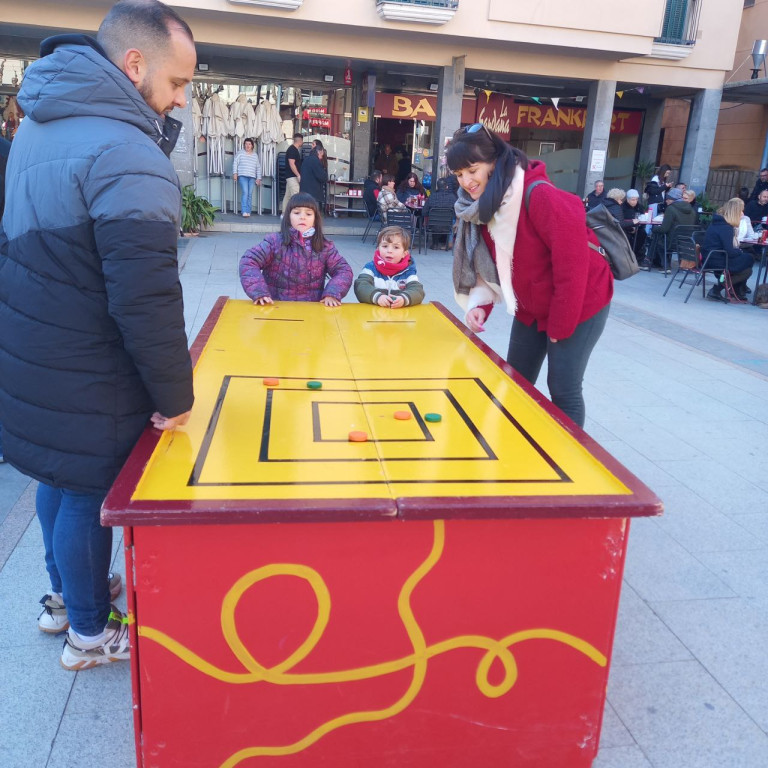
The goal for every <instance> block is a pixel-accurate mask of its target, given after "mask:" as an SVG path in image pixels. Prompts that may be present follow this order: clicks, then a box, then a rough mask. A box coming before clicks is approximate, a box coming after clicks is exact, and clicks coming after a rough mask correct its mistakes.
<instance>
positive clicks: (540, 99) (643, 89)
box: [475, 85, 650, 110]
mask: <svg viewBox="0 0 768 768" xmlns="http://www.w3.org/2000/svg"><path fill="white" fill-rule="evenodd" d="M632 92H637V93H639V94H640V95H643V94H645V93H649V92H650V88H649V87H648V86H647V85H638V86H636V87H634V88H622V89H621V90H620V91H616V96H617V98H619V99H623V98H624V96H626V95H627V94H629V93H632ZM480 93H484V94H485V98H486V101H490V99H491V96H493V95H494V94H496V95H499V96H507V97H509V98H512V99H529V100H530V101H533V102H535V103H536V104H543V103H548V102H551V103H552V106H554V108H555V109H557V110H559V109H560V106H559V105H560V102H561V101H565V102H571V103H573V102H576V103H577V104H583V103H584V102H585V101H586V96H530V95H529V94H527V93H509V92H508V91H496V90H493V89H492V88H475V94H480Z"/></svg>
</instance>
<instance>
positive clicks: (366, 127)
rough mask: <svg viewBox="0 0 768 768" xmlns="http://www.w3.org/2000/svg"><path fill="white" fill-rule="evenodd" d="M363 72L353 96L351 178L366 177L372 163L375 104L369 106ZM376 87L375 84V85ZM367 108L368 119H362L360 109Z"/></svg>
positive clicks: (365, 76)
mask: <svg viewBox="0 0 768 768" xmlns="http://www.w3.org/2000/svg"><path fill="white" fill-rule="evenodd" d="M366 78H367V75H366V74H363V76H362V79H361V81H360V83H358V84H357V85H356V86H355V89H354V96H353V98H352V150H351V151H352V156H351V158H350V162H351V167H350V171H349V172H350V179H364V178H365V177H366V176H367V175H368V169H369V166H370V163H371V132H372V130H373V105H371V106H368V102H367V101H366V99H365V94H364V93H363V81H364V80H365V79H366ZM374 87H375V86H374ZM361 109H364V110H366V113H365V117H366V120H361V119H360V110H361Z"/></svg>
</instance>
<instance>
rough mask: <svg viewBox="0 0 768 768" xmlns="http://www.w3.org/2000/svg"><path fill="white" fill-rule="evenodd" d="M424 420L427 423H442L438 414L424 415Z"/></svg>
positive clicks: (441, 418)
mask: <svg viewBox="0 0 768 768" xmlns="http://www.w3.org/2000/svg"><path fill="white" fill-rule="evenodd" d="M424 418H425V419H426V420H427V421H442V420H443V417H442V416H441V415H440V414H439V413H425V414H424Z"/></svg>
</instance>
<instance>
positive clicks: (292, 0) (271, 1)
mask: <svg viewBox="0 0 768 768" xmlns="http://www.w3.org/2000/svg"><path fill="white" fill-rule="evenodd" d="M229 2H230V3H235V4H238V5H261V6H263V7H264V8H280V9H281V10H283V11H295V10H296V9H297V8H299V7H300V6H301V4H302V3H303V2H304V0H229Z"/></svg>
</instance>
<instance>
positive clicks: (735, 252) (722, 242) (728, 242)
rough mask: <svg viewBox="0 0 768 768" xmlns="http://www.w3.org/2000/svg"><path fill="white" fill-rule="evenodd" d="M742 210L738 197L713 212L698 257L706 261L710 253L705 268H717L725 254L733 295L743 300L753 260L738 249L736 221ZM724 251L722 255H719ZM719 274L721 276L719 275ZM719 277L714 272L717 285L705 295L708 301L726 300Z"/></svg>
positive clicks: (723, 265) (723, 263)
mask: <svg viewBox="0 0 768 768" xmlns="http://www.w3.org/2000/svg"><path fill="white" fill-rule="evenodd" d="M743 211H744V201H743V200H741V199H740V198H738V197H732V198H731V199H730V200H729V201H728V202H727V203H725V205H723V207H722V208H718V210H717V213H716V214H714V216H712V223H711V224H710V225H709V226H708V227H707V231H706V233H705V235H704V245H703V246H702V257H703V258H705V259H706V258H707V256H709V255H710V251H718V253H713V254H712V255H711V256H710V258H709V261H708V262H707V268H708V269H709V268H714V269H717V268H718V267H723V268H724V267H725V260H726V259H725V253H727V254H728V271H729V272H730V279H731V283H732V284H733V290H734V292H735V293H736V296H737V297H738V298H740V299H745V297H746V295H747V280H748V279H749V276H750V275H751V274H752V265H753V264H754V258H753V256H752V254H751V253H744V251H742V250H741V248H739V241H738V236H737V234H736V233H737V231H738V226H739V222H740V221H741V215H742V213H743ZM722 251H725V253H722ZM721 274H722V273H721ZM721 274H718V273H717V272H715V277H716V278H717V282H716V283H715V284H714V285H713V286H712V288H710V290H709V293H707V298H708V299H714V300H715V301H727V300H728V299H727V298H726V297H725V296H724V295H723V287H724V283H723V282H721V280H720V278H721Z"/></svg>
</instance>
